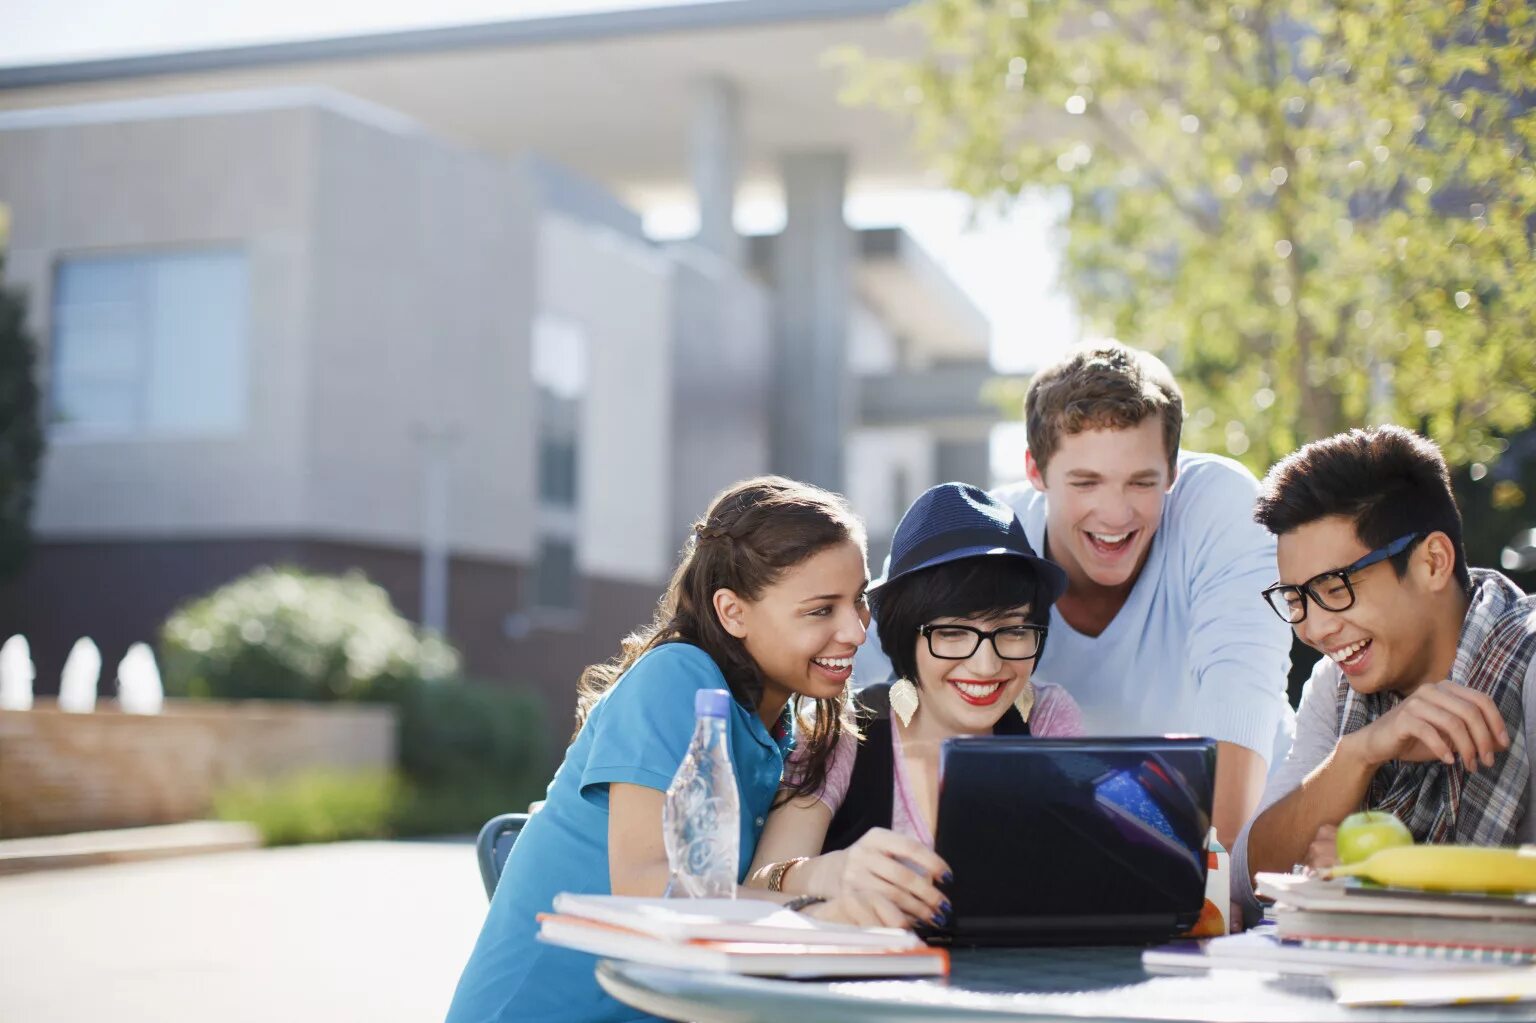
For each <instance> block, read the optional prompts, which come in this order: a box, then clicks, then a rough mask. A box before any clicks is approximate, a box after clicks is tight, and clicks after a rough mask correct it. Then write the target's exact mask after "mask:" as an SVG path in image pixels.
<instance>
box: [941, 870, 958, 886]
mask: <svg viewBox="0 0 1536 1023" xmlns="http://www.w3.org/2000/svg"><path fill="white" fill-rule="evenodd" d="M954 879H955V872H954V871H952V870H946V871H944V876H943V877H941V878H939V880H940V881H942V882H944V883H945V884H949V883H950V882H951V881H953V880H954Z"/></svg>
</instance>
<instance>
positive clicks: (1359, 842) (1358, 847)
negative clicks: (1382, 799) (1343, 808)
mask: <svg viewBox="0 0 1536 1023" xmlns="http://www.w3.org/2000/svg"><path fill="white" fill-rule="evenodd" d="M1336 841H1337V842H1338V851H1339V862H1340V863H1359V862H1360V861H1361V860H1364V859H1367V858H1368V857H1369V856H1370V855H1371V854H1372V853H1374V852H1375V851H1376V850H1378V849H1390V848H1392V847H1393V846H1394V845H1412V844H1413V832H1411V831H1409V830H1408V826H1407V825H1406V824H1404V823H1403V822H1402V821H1400V820H1398V819H1397V818H1396V817H1394V816H1392V815H1391V814H1390V813H1387V812H1386V811H1384V810H1362V811H1360V812H1359V813H1352V814H1350V815H1349V816H1348V817H1345V818H1344V821H1343V823H1342V824H1340V825H1339V833H1338V836H1337V839H1336Z"/></svg>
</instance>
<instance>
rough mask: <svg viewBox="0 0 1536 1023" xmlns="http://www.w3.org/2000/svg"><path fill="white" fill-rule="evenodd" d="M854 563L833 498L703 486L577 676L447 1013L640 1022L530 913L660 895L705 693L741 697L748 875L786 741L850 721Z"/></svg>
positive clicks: (765, 482)
mask: <svg viewBox="0 0 1536 1023" xmlns="http://www.w3.org/2000/svg"><path fill="white" fill-rule="evenodd" d="M864 559H865V553H864V531H863V527H862V526H861V525H860V523H859V521H858V519H857V518H856V517H855V516H854V515H853V513H852V512H851V511H850V510H849V509H848V506H847V505H846V504H845V503H844V501H843V500H842V499H841V498H840V497H837V496H836V495H833V494H829V493H827V492H825V491H822V490H818V489H817V488H815V487H811V486H807V485H805V484H801V483H795V482H793V481H790V480H785V479H780V478H777V477H764V478H760V479H755V480H749V481H746V482H744V483H740V484H737V485H736V486H734V487H732V488H730V489H729V490H727V491H725V492H724V493H722V494H721V495H720V496H718V497H717V498H716V499H715V501H714V503H713V504H712V505H711V507H710V509H709V512H708V514H706V515H705V517H704V518H703V519H701V520H700V521H699V522H698V523H697V524H696V525H695V526H694V530H693V536H692V537H691V538H690V540H689V542H688V545H687V548H686V549H685V552H684V555H683V559H682V563H681V564H680V565H679V566H678V569H677V571H676V573H675V574H674V575H673V577H672V581H671V584H670V585H669V586H668V587H667V591H666V593H665V594H664V595H663V596H662V599H661V602H660V604H659V605H658V607H657V610H656V618H655V621H654V622H653V623H652V624H651V625H650V626H649V627H647V628H645V629H642V630H640V631H638V632H636V633H634V634H633V635H631V636H629V637H628V638H626V639H625V640H624V643H623V649H622V651H621V653H620V654H619V656H618V657H617V658H615V659H614V660H613V661H611V662H609V663H606V664H601V665H595V666H593V667H591V668H589V669H587V671H586V673H585V674H584V675H583V676H582V679H581V684H580V688H579V692H578V706H577V721H578V729H577V732H576V737H575V740H574V741H573V742H572V743H571V747H570V749H568V750H567V751H566V754H565V761H564V763H562V764H561V765H560V769H559V770H558V771H557V772H556V773H555V777H554V780H553V781H552V782H551V783H550V786H549V792H548V797H547V799H546V800H545V803H544V807H543V809H541V810H540V811H539V812H538V813H536V814H534V815H533V818H532V819H531V820H529V822H528V824H527V826H526V827H525V828H524V829H523V831H522V834H521V835H520V836H519V838H518V840H517V844H516V845H515V846H513V849H512V854H511V856H510V857H509V858H508V860H507V864H506V867H505V869H504V871H503V873H502V878H501V883H500V884H499V886H498V887H497V889H496V895H495V897H494V898H493V899H492V901H491V908H490V911H489V913H488V914H487V916H486V920H485V924H484V927H483V928H482V930H481V932H480V938H479V941H478V942H477V943H476V945H475V949H474V952H473V953H472V954H471V956H470V959H469V964H468V965H467V966H466V967H465V969H464V974H463V976H462V977H461V978H460V980H459V985H458V989H457V991H456V992H455V994H454V998H453V1004H452V1006H451V1007H450V1009H449V1011H448V1021H449V1023H492V1021H510V1020H519V1021H534V1020H541V1021H557V1020H559V1021H566V1020H569V1021H577V1020H581V1021H596V1020H603V1021H607V1020H630V1019H635V1018H637V1017H638V1015H639V1014H637V1013H636V1012H635V1011H634V1010H632V1009H628V1008H626V1007H625V1006H623V1005H621V1004H620V1003H619V1002H617V1001H615V1000H614V999H612V998H610V997H608V996H607V995H606V994H605V993H604V992H603V991H602V990H601V989H600V988H599V987H598V985H597V983H596V980H595V979H594V976H593V968H594V965H595V962H596V960H595V959H594V958H593V957H592V956H589V955H585V954H583V953H579V952H574V951H570V950H567V949H561V948H556V947H554V946H550V945H544V944H541V943H540V942H538V941H537V939H536V937H535V934H536V932H537V930H538V925H537V922H536V920H535V917H536V915H537V914H539V913H542V912H548V911H549V909H550V907H551V903H552V902H553V900H554V897H555V895H556V894H558V893H560V892H582V893H600V894H608V893H613V894H618V895H641V896H653V897H654V896H660V895H661V894H662V893H663V892H664V891H665V889H666V887H667V880H668V870H667V856H666V850H665V847H664V845H663V842H662V831H661V807H662V799H663V795H664V793H665V791H666V788H667V785H668V784H669V783H670V782H671V780H672V775H673V773H674V772H675V771H676V770H677V767H678V765H679V764H680V763H681V762H682V758H683V754H684V753H685V751H686V750H687V747H688V741H689V739H690V737H691V736H692V734H693V725H694V694H695V693H696V692H697V691H698V690H700V689H729V690H730V692H731V694H732V695H733V696H734V697H735V700H734V702H733V706H732V714H731V718H730V721H729V739H728V747H729V749H730V754H731V760H732V762H733V764H734V767H735V770H736V782H737V785H738V788H739V790H740V798H741V852H740V857H741V858H740V865H739V871H740V874H741V875H742V876H743V877H744V875H745V873H746V867H747V865H748V864H749V863H751V861H752V855H753V851H754V850H755V849H756V847H757V839H758V835H759V834H761V832H762V828H763V823H764V821H765V819H766V818H767V816H768V812H769V810H770V808H771V807H772V804H773V801H774V796H775V793H776V792H777V791H778V788H779V781H780V778H781V776H782V774H783V769H784V758H785V755H786V754H787V752H788V751H789V750H790V749H791V747H792V745H794V744H798V745H799V747H800V751H801V752H800V756H801V757H803V758H805V761H806V762H807V763H810V764H813V765H814V764H816V763H819V762H821V761H823V760H824V759H825V758H826V757H827V756H828V755H829V754H830V752H831V750H832V749H834V748H835V747H836V745H837V741H838V737H839V736H840V735H841V733H842V729H843V728H844V727H845V725H846V722H845V714H846V700H847V697H846V692H847V683H848V679H849V676H850V675H851V673H852V670H853V655H854V650H855V649H856V648H857V647H858V645H859V644H860V643H862V642H863V641H864V632H865V629H866V627H867V626H868V623H869V612H868V610H867V609H866V606H865V602H864V589H865V586H866V584H867V582H868V577H867V572H866V569H865V561H864ZM740 879H741V878H740V877H739V878H738V880H740ZM806 912H809V913H811V914H813V915H817V916H821V917H823V918H827V919H834V920H841V921H844V922H851V923H857V924H864V925H885V926H902V924H903V921H904V919H905V918H904V916H903V915H902V914H901V912H900V911H899V910H898V909H897V908H896V907H895V905H894V903H892V902H890V901H888V900H885V899H883V898H879V897H870V896H866V895H853V896H849V897H839V898H836V899H833V900H830V901H827V902H824V903H821V904H819V905H817V906H814V907H810V908H808V909H807V910H806Z"/></svg>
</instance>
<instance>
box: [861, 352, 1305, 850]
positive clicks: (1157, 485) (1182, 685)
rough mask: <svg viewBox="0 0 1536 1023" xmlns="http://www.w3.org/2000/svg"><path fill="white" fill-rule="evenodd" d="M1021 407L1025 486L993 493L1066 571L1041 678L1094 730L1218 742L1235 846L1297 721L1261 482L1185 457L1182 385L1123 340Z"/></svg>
mask: <svg viewBox="0 0 1536 1023" xmlns="http://www.w3.org/2000/svg"><path fill="white" fill-rule="evenodd" d="M1024 409H1025V420H1026V424H1027V426H1028V430H1029V453H1028V456H1027V460H1026V471H1027V474H1028V481H1027V482H1024V483H1020V484H1015V485H1013V486H1008V487H1004V488H1002V489H1000V490H998V491H997V492H996V496H997V497H999V498H1001V499H1002V500H1004V501H1006V502H1007V503H1008V504H1009V505H1011V506H1012V507H1013V509H1014V511H1015V512H1016V513H1017V514H1018V516H1019V519H1020V520H1021V521H1022V522H1023V524H1024V531H1025V534H1026V535H1027V536H1028V537H1029V541H1030V543H1031V544H1032V545H1034V548H1035V549H1036V550H1039V551H1043V552H1044V553H1045V555H1046V557H1048V558H1050V559H1051V560H1052V561H1055V562H1056V563H1058V564H1059V565H1061V567H1062V568H1063V569H1065V570H1066V573H1067V580H1068V582H1067V592H1066V594H1065V595H1064V596H1063V597H1062V598H1061V599H1060V600H1058V601H1057V603H1056V605H1055V606H1054V607H1053V608H1052V609H1051V622H1050V630H1051V631H1050V636H1051V638H1050V642H1049V643H1048V644H1047V645H1046V648H1045V653H1044V654H1043V655H1042V657H1041V660H1040V662H1039V664H1038V666H1037V667H1036V668H1035V677H1036V678H1039V679H1041V680H1042V681H1046V682H1054V683H1056V684H1058V685H1061V686H1063V687H1064V688H1065V689H1066V690H1067V691H1068V692H1069V693H1071V694H1072V696H1073V698H1074V699H1075V700H1076V701H1077V702H1078V704H1079V706H1080V707H1081V708H1082V712H1083V720H1084V726H1085V731H1086V732H1087V734H1090V735H1156V734H1161V733H1166V732H1188V733H1195V734H1199V735H1206V736H1210V737H1211V738H1214V739H1216V740H1217V743H1218V747H1217V748H1218V754H1217V771H1216V801H1215V812H1214V815H1213V816H1214V823H1215V826H1216V831H1217V835H1218V836H1219V837H1220V839H1221V841H1222V843H1223V844H1225V845H1226V846H1227V847H1228V848H1231V846H1232V843H1233V842H1234V841H1235V840H1236V839H1237V835H1238V832H1239V831H1240V830H1241V828H1242V826H1243V825H1244V824H1245V823H1246V822H1247V820H1248V818H1249V817H1250V816H1251V815H1252V812H1253V810H1254V808H1255V807H1256V806H1257V803H1258V800H1259V796H1260V794H1261V793H1262V792H1263V788H1264V779H1265V775H1266V771H1267V768H1268V765H1269V764H1271V763H1274V762H1276V761H1277V760H1279V759H1281V758H1283V757H1284V755H1285V752H1286V750H1287V749H1288V748H1289V745H1290V736H1291V731H1292V728H1293V715H1292V712H1291V708H1290V704H1289V703H1288V702H1287V700H1286V675H1287V673H1288V671H1289V667H1290V649H1291V636H1290V632H1289V630H1288V629H1287V628H1286V627H1285V623H1284V622H1281V621H1279V620H1278V619H1277V618H1276V617H1275V615H1274V613H1273V612H1272V611H1270V610H1269V609H1268V608H1267V607H1265V606H1264V603H1263V601H1261V600H1258V599H1257V598H1256V597H1255V594H1256V593H1257V592H1258V591H1259V590H1262V589H1263V588H1264V587H1265V586H1267V585H1268V584H1269V583H1270V582H1272V581H1273V575H1274V565H1275V541H1274V538H1273V537H1272V536H1270V535H1269V534H1268V533H1267V532H1266V531H1265V530H1264V529H1262V528H1261V527H1260V526H1259V525H1258V524H1257V523H1255V522H1254V521H1253V517H1252V514H1253V512H1252V509H1253V502H1254V499H1255V498H1256V497H1257V495H1258V481H1257V480H1255V479H1254V477H1253V474H1252V473H1250V472H1248V470H1247V469H1245V468H1243V467H1242V466H1241V465H1239V464H1238V463H1237V462H1234V461H1232V460H1231V459H1228V458H1222V457H1220V456H1217V455H1208V454H1198V453H1192V452H1180V451H1179V433H1180V429H1181V427H1182V425H1183V421H1184V400H1183V396H1182V395H1181V394H1180V392H1179V388H1178V385H1177V384H1176V383H1175V382H1174V380H1173V376H1172V375H1171V374H1170V373H1169V372H1168V368H1167V367H1166V366H1164V365H1163V363H1162V362H1160V361H1159V360H1158V359H1156V358H1154V357H1153V356H1151V355H1148V354H1146V353H1144V352H1139V351H1136V350H1135V349H1131V348H1128V347H1126V346H1124V345H1120V344H1115V343H1110V344H1100V345H1095V346H1090V347H1085V348H1081V349H1078V350H1075V351H1073V352H1071V353H1069V354H1068V355H1067V356H1065V357H1064V358H1063V359H1062V360H1060V361H1059V362H1057V363H1056V364H1054V365H1051V366H1048V367H1046V368H1045V369H1043V370H1041V371H1040V372H1039V373H1038V374H1036V376H1035V378H1034V380H1033V381H1032V382H1031V384H1030V387H1029V393H1028V396H1027V397H1026V399H1025V405H1024ZM878 647H879V644H878V643H871V642H867V643H865V645H864V647H863V649H862V650H861V652H860V662H861V663H860V665H859V669H860V670H858V671H857V672H856V674H858V675H859V676H860V681H861V682H874V681H879V680H880V678H884V677H885V675H884V674H882V672H883V671H884V672H888V668H887V667H884V666H879V665H873V664H867V663H866V661H867V660H868V659H869V654H868V652H869V651H870V650H871V648H874V649H878ZM876 676H879V677H878V678H877V677H876Z"/></svg>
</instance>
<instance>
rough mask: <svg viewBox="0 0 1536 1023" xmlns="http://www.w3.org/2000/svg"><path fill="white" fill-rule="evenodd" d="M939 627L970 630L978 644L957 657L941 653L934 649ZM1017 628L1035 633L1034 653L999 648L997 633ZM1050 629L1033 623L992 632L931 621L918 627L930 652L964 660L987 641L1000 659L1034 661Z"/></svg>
mask: <svg viewBox="0 0 1536 1023" xmlns="http://www.w3.org/2000/svg"><path fill="white" fill-rule="evenodd" d="M939 629H958V630H960V631H961V632H969V633H970V634H971V635H973V636H975V637H976V645H975V646H973V647H971V652H970V653H968V654H966V655H965V656H964V657H955V656H953V655H947V654H941V653H939V652H938V651H936V650H934V649H933V634H934V633H935V632H936V631H938V630H939ZM1015 629H1020V630H1023V631H1026V632H1031V633H1033V634H1034V637H1035V649H1034V652H1033V653H1030V654H1028V655H1027V656H1024V657H1007V656H1005V655H1004V654H1003V652H1002V651H1001V650H999V649H998V648H997V634H998V633H1000V632H1011V631H1013V630H1015ZM1049 631H1050V629H1049V628H1048V627H1046V626H1044V625H1033V624H1026V625H1003V626H999V627H998V628H996V629H993V630H991V631H990V632H989V631H987V630H985V629H978V628H975V627H973V626H970V625H934V624H932V623H930V624H928V625H919V626H918V627H917V634H918V635H919V636H922V637H923V638H924V639H926V640H927V641H928V652H929V653H930V654H932V655H933V656H934V657H937V658H938V659H939V660H941V661H964V660H968V659H970V658H972V657H975V656H976V651H978V650H980V649H981V644H982V642H983V641H987V642H990V643H991V644H992V652H993V653H995V654H997V656H998V659H999V660H1003V661H1033V660H1034V659H1035V658H1037V657H1039V656H1040V651H1041V650H1043V649H1045V634H1046V633H1047V632H1049Z"/></svg>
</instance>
